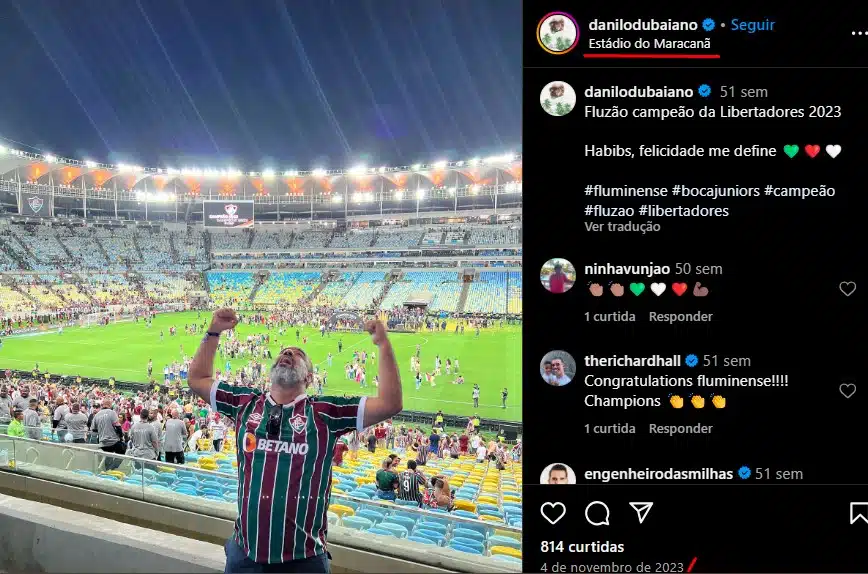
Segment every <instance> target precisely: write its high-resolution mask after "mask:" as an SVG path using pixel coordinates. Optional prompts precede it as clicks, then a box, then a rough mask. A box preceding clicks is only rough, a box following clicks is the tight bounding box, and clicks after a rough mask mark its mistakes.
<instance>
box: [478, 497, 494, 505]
mask: <svg viewBox="0 0 868 574" xmlns="http://www.w3.org/2000/svg"><path fill="white" fill-rule="evenodd" d="M476 500H477V502H485V503H486V504H497V499H496V498H495V497H493V496H480V497H479V498H477V499H476Z"/></svg>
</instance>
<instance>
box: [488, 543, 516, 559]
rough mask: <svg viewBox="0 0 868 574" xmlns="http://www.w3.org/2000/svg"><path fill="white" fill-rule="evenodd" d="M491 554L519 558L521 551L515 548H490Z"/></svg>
mask: <svg viewBox="0 0 868 574" xmlns="http://www.w3.org/2000/svg"><path fill="white" fill-rule="evenodd" d="M491 554H492V555H493V556H496V555H498V554H503V555H504V556H512V557H514V558H521V550H519V549H517V548H510V547H509V546H492V547H491Z"/></svg>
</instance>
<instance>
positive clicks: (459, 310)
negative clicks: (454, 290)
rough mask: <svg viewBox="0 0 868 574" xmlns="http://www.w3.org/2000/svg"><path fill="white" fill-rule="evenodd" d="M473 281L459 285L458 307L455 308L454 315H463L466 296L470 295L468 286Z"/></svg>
mask: <svg viewBox="0 0 868 574" xmlns="http://www.w3.org/2000/svg"><path fill="white" fill-rule="evenodd" d="M472 284H473V281H465V282H464V284H462V285H461V295H459V296H458V306H457V307H456V308H455V312H456V313H464V305H465V304H466V303H467V296H468V295H470V285H472Z"/></svg>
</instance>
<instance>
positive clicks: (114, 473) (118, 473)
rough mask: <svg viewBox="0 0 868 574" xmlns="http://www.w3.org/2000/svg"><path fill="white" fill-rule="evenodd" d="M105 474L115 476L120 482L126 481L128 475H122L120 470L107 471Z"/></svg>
mask: <svg viewBox="0 0 868 574" xmlns="http://www.w3.org/2000/svg"><path fill="white" fill-rule="evenodd" d="M103 474H106V475H108V476H113V477H115V478H117V479H118V480H124V479H126V477H127V475H125V474H124V473H122V472H121V471H119V470H107V471H106V472H104V473H103Z"/></svg>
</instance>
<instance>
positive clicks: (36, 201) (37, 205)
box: [27, 197, 45, 213]
mask: <svg viewBox="0 0 868 574" xmlns="http://www.w3.org/2000/svg"><path fill="white" fill-rule="evenodd" d="M27 203H28V204H29V205H30V209H32V210H33V213H39V210H41V209H42V206H43V205H45V201H43V199H42V198H41V197H31V198H30V199H28V200H27Z"/></svg>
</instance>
